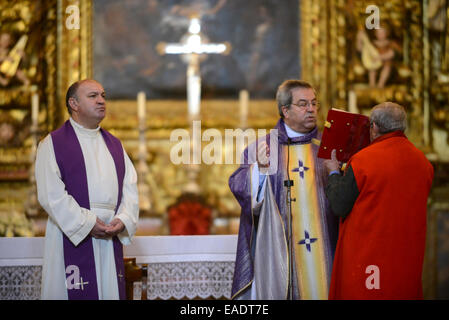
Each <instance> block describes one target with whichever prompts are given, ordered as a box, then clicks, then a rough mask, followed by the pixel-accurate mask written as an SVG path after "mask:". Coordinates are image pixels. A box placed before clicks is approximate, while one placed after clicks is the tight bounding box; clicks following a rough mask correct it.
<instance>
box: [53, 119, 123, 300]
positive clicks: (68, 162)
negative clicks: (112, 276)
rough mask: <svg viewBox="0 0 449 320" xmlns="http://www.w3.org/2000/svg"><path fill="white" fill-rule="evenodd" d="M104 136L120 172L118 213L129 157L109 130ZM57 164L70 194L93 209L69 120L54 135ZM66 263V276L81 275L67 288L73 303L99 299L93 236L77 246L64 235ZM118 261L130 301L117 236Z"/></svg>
mask: <svg viewBox="0 0 449 320" xmlns="http://www.w3.org/2000/svg"><path fill="white" fill-rule="evenodd" d="M100 132H101V135H102V136H103V139H104V141H105V143H106V146H107V147H108V150H109V152H110V153H111V155H112V158H113V159H114V163H115V169H116V171H117V179H118V184H119V188H118V190H119V191H118V199H117V206H116V207H115V213H117V210H118V208H119V206H120V203H121V200H122V189H123V179H124V177H125V158H124V154H123V148H122V145H121V143H120V140H118V139H117V138H116V137H114V136H113V135H111V134H110V133H109V132H107V131H106V130H103V129H100ZM51 138H52V141H53V148H54V151H55V157H56V162H57V164H58V167H59V171H60V172H61V178H62V181H63V182H64V184H65V188H66V190H67V193H68V194H69V195H71V196H72V197H73V198H74V199H75V200H76V201H77V203H78V204H79V205H80V207H82V208H86V209H90V202H89V191H88V188H87V176H86V166H85V163H84V157H83V153H82V150H81V145H80V143H79V141H78V138H77V137H76V134H75V131H74V129H73V127H72V125H71V124H70V121H69V120H67V121H66V122H65V123H64V124H63V125H62V126H61V128H59V129H57V130H56V131H53V132H52V133H51ZM63 239H64V240H63V241H64V264H65V268H66V269H65V270H66V273H69V271H68V270H71V271H73V270H75V271H76V272H78V271H79V272H78V275H79V277H78V278H79V279H80V281H79V283H77V284H76V285H75V286H69V285H68V284H67V282H66V286H67V294H68V298H69V300H98V298H99V297H98V285H97V274H96V271H95V258H94V248H93V245H92V236H91V235H88V236H87V237H86V238H85V239H84V240H82V241H81V242H80V243H79V244H78V246H75V245H73V243H72V242H71V241H70V240H69V238H68V237H67V236H66V235H65V234H63ZM112 240H113V246H114V258H115V266H116V271H117V284H118V289H119V297H120V300H124V299H126V293H125V268H124V263H123V246H122V244H121V243H120V240H119V239H118V237H117V236H115V237H113V239H112Z"/></svg>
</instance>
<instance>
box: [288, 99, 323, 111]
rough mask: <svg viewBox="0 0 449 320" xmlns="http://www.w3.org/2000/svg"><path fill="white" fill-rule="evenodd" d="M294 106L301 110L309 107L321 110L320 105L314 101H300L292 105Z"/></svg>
mask: <svg viewBox="0 0 449 320" xmlns="http://www.w3.org/2000/svg"><path fill="white" fill-rule="evenodd" d="M291 104H292V105H294V106H297V107H299V108H301V109H305V108H307V107H308V106H311V107H312V108H317V109H319V108H320V103H319V102H318V101H316V100H312V101H307V100H299V102H298V103H291Z"/></svg>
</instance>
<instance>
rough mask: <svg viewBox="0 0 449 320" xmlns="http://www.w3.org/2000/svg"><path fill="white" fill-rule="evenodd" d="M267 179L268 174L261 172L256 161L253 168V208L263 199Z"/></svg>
mask: <svg viewBox="0 0 449 320" xmlns="http://www.w3.org/2000/svg"><path fill="white" fill-rule="evenodd" d="M261 178H262V179H261ZM266 181H267V179H266V175H263V174H261V173H260V171H259V166H258V164H257V162H256V163H254V164H253V166H252V169H251V188H252V190H251V203H252V204H253V208H254V207H255V206H257V205H258V204H259V203H260V202H262V200H263V197H264V193H265V192H264V190H265V186H266Z"/></svg>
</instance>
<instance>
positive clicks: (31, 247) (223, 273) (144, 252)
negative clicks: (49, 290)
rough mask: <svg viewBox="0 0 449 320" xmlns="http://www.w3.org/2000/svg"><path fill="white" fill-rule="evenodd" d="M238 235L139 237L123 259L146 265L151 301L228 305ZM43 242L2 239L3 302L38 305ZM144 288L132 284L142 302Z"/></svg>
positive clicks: (0, 274)
mask: <svg viewBox="0 0 449 320" xmlns="http://www.w3.org/2000/svg"><path fill="white" fill-rule="evenodd" d="M236 248H237V235H220V236H151V237H143V236H142V237H135V238H134V240H133V243H132V244H131V245H129V246H124V256H125V258H135V259H136V263H137V265H142V264H147V265H148V275H147V283H146V288H147V295H146V296H147V299H149V300H155V299H163V300H168V299H230V297H231V286H232V277H233V273H234V262H235V252H236ZM43 253H44V238H43V237H34V238H25V237H23V238H0V300H38V299H39V298H40V289H41V272H42V263H43ZM142 287H145V286H142V284H141V283H138V282H137V283H135V284H134V299H139V298H140V296H141V294H140V290H141V288H142Z"/></svg>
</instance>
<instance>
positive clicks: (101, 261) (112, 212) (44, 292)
mask: <svg viewBox="0 0 449 320" xmlns="http://www.w3.org/2000/svg"><path fill="white" fill-rule="evenodd" d="M66 105H67V109H68V112H69V114H70V118H69V120H67V121H66V122H65V123H64V124H63V125H62V126H61V127H60V128H59V129H57V130H55V131H53V132H52V133H51V134H49V135H48V136H47V137H46V138H45V139H43V141H41V143H40V144H39V147H38V151H37V156H36V182H37V190H38V199H39V202H40V204H41V205H42V207H43V208H44V209H45V211H46V212H47V213H48V215H49V218H48V222H47V228H46V235H45V250H44V265H43V271H42V289H41V298H42V299H69V300H72V299H73V300H78V299H125V298H126V297H125V278H124V276H125V274H124V264H123V247H122V245H123V244H125V245H126V244H129V243H130V241H131V238H132V237H133V235H134V234H135V231H136V224H137V220H138V215H139V208H138V194H137V175H136V172H135V169H134V167H133V164H132V162H131V160H130V159H129V157H128V155H127V154H126V152H125V150H124V149H123V146H122V144H121V142H120V141H119V140H118V139H117V138H116V137H114V136H113V135H111V134H110V133H109V132H107V131H106V130H104V129H102V128H100V126H99V124H100V122H101V121H102V120H103V119H104V117H105V115H106V100H105V91H104V89H103V87H102V85H101V84H100V83H98V82H96V81H94V80H90V79H86V80H82V81H78V82H75V83H74V84H72V85H71V86H70V88H69V89H68V91H67V95H66Z"/></svg>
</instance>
